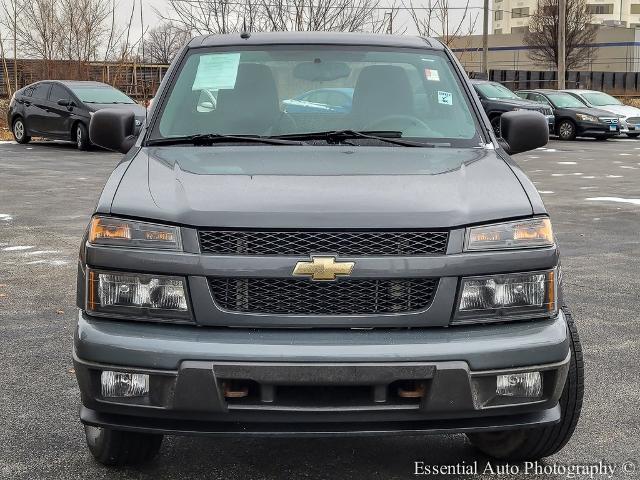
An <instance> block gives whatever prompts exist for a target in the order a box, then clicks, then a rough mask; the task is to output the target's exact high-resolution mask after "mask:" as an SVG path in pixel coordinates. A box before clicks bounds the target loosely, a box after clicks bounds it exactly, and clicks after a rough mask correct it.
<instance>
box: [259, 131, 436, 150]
mask: <svg viewBox="0 0 640 480" xmlns="http://www.w3.org/2000/svg"><path fill="white" fill-rule="evenodd" d="M401 137H402V132H400V131H397V130H362V131H361V130H328V131H326V132H308V133H290V134H287V135H275V136H274V137H270V138H280V139H291V140H326V141H327V142H328V143H341V142H343V141H344V140H347V139H349V138H368V139H371V140H379V141H381V142H386V143H392V144H394V145H402V146H404V147H435V146H436V145H435V144H433V143H423V142H412V141H410V140H404V139H402V138H401Z"/></svg>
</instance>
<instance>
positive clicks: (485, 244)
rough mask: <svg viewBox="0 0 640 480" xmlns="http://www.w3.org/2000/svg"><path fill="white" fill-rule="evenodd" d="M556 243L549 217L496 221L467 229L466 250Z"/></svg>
mask: <svg viewBox="0 0 640 480" xmlns="http://www.w3.org/2000/svg"><path fill="white" fill-rule="evenodd" d="M552 245H554V240H553V229H552V228H551V221H550V220H549V219H548V218H547V217H536V218H529V219H526V220H517V221H515V222H505V223H495V224H492V225H482V226H479V227H471V228H468V229H467V234H466V239H465V250H467V251H474V250H475V251H477V250H502V249H511V248H534V247H550V246H552Z"/></svg>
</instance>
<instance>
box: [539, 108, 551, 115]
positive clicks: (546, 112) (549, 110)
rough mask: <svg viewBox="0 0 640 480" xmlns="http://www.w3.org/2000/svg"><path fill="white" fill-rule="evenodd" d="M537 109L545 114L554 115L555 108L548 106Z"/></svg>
mask: <svg viewBox="0 0 640 480" xmlns="http://www.w3.org/2000/svg"><path fill="white" fill-rule="evenodd" d="M536 111H538V112H540V113H541V114H543V115H553V110H551V109H550V108H548V107H540V108H538V109H536Z"/></svg>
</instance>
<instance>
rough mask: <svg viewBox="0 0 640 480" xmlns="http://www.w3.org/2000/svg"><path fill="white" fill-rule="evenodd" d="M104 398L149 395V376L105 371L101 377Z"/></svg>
mask: <svg viewBox="0 0 640 480" xmlns="http://www.w3.org/2000/svg"><path fill="white" fill-rule="evenodd" d="M100 383H101V384H102V396H103V397H142V396H144V395H147V394H148V393H149V375H145V374H143V373H124V372H112V371H109V370H105V371H104V372H102V375H101V376H100Z"/></svg>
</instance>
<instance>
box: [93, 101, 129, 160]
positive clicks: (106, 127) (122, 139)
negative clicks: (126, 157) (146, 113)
mask: <svg viewBox="0 0 640 480" xmlns="http://www.w3.org/2000/svg"><path fill="white" fill-rule="evenodd" d="M135 128H136V117H135V115H134V113H133V112H130V111H123V110H118V109H115V108H104V109H102V110H98V111H97V112H96V113H94V114H93V116H92V117H91V122H90V123H89V138H90V139H91V143H93V144H95V145H98V146H99V147H102V148H106V149H107V150H112V151H114V152H120V153H127V152H128V151H129V150H130V149H131V147H133V145H134V144H135V143H136V139H137V136H136V135H134V131H135Z"/></svg>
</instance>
